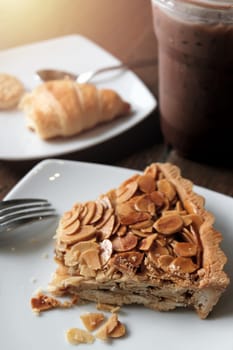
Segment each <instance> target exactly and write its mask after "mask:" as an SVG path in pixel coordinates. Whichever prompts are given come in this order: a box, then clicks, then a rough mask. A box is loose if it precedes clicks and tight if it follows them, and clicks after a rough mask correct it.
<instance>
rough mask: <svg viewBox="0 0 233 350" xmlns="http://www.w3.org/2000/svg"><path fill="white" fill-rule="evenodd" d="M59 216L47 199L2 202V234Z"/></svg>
mask: <svg viewBox="0 0 233 350" xmlns="http://www.w3.org/2000/svg"><path fill="white" fill-rule="evenodd" d="M54 216H57V213H56V211H55V209H54V208H52V207H51V204H50V203H49V202H48V201H47V200H45V199H37V198H36V199H34V198H27V199H13V200H7V201H2V202H0V232H2V231H8V230H11V229H12V228H14V227H16V226H18V225H22V224H25V223H30V222H32V221H35V220H41V219H44V218H51V217H54Z"/></svg>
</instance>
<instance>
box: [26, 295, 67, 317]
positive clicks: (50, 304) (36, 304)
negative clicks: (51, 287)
mask: <svg viewBox="0 0 233 350" xmlns="http://www.w3.org/2000/svg"><path fill="white" fill-rule="evenodd" d="M60 304H61V303H60V301H59V300H57V299H55V298H53V297H51V296H48V295H46V294H44V293H41V292H39V293H38V294H37V295H35V296H34V297H32V298H31V307H32V310H33V312H38V313H39V312H41V311H46V310H50V309H54V308H56V307H59V306H60Z"/></svg>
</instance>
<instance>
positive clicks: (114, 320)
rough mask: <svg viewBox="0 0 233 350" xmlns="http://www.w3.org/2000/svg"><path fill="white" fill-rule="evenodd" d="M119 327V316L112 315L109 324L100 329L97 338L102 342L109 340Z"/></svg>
mask: <svg viewBox="0 0 233 350" xmlns="http://www.w3.org/2000/svg"><path fill="white" fill-rule="evenodd" d="M117 325H118V316H117V314H115V313H114V314H112V315H111V316H110V317H109V319H108V320H107V322H105V324H104V325H103V326H102V327H101V328H100V330H99V331H98V332H97V333H96V338H98V339H101V340H107V339H108V337H109V335H110V333H111V332H112V331H113V330H114V329H115V328H116V327H117Z"/></svg>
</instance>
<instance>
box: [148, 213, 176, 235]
mask: <svg viewBox="0 0 233 350" xmlns="http://www.w3.org/2000/svg"><path fill="white" fill-rule="evenodd" d="M182 227H183V220H182V218H181V217H180V216H179V215H166V216H163V217H161V218H160V219H158V220H157V221H156V222H155V224H154V228H155V229H156V230H157V231H158V232H159V233H162V234H164V235H171V234H173V233H176V232H179V231H180V230H181V229H182Z"/></svg>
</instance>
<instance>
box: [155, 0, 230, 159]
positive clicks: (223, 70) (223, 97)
mask: <svg viewBox="0 0 233 350" xmlns="http://www.w3.org/2000/svg"><path fill="white" fill-rule="evenodd" d="M151 4H152V11H153V23H154V31H155V35H156V38H157V42H158V67H159V96H158V100H159V113H160V121H161V128H162V132H163V135H164V139H165V142H166V144H168V145H170V146H171V147H173V148H174V149H176V150H177V151H178V152H179V153H180V154H182V155H183V156H187V157H189V158H191V159H197V160H203V161H210V162H216V163H217V162H221V160H222V158H223V157H224V156H225V158H226V157H227V156H228V155H229V157H230V158H231V159H233V157H232V150H233V0H228V1H227V0H225V1H224V0H222V1H221V0H219V1H217V0H151Z"/></svg>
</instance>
